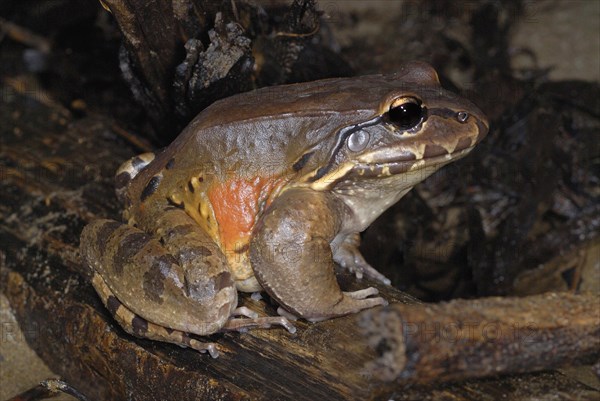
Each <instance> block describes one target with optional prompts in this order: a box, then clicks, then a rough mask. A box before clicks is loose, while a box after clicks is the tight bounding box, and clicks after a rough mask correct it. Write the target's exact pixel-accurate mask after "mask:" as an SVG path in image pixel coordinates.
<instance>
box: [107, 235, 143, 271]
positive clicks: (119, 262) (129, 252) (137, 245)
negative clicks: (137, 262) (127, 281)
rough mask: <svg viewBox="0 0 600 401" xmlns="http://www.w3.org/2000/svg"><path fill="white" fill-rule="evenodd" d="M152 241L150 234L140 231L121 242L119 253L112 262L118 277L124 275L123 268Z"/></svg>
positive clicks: (116, 253) (125, 237) (126, 236)
mask: <svg viewBox="0 0 600 401" xmlns="http://www.w3.org/2000/svg"><path fill="white" fill-rule="evenodd" d="M150 240H152V237H150V236H149V235H148V234H146V233H143V232H139V231H130V232H129V233H127V234H125V236H124V237H123V238H122V239H121V241H120V242H119V245H118V248H117V251H116V252H115V254H114V256H113V260H112V262H113V263H112V266H113V269H114V272H115V273H116V274H118V275H120V274H122V273H123V267H124V266H125V265H126V264H127V263H129V262H130V261H131V259H132V258H133V257H134V256H135V255H136V254H137V253H138V252H139V251H140V250H141V249H142V248H143V247H145V246H146V244H147V243H148V242H149V241H150Z"/></svg>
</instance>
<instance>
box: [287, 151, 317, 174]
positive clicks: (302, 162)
mask: <svg viewBox="0 0 600 401" xmlns="http://www.w3.org/2000/svg"><path fill="white" fill-rule="evenodd" d="M314 153H315V152H314V151H312V152H308V153H305V154H303V155H302V157H300V159H298V161H297V162H296V163H294V165H293V166H292V168H293V169H294V171H300V170H302V168H303V167H304V166H306V163H308V160H309V159H310V157H311V156H312V155H313V154H314Z"/></svg>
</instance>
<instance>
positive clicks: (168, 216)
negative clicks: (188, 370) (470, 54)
mask: <svg viewBox="0 0 600 401" xmlns="http://www.w3.org/2000/svg"><path fill="white" fill-rule="evenodd" d="M399 110H400V112H399ZM415 116H416V118H415ZM487 129H488V124H487V121H486V119H485V116H483V114H482V113H481V112H480V111H479V109H477V107H475V106H474V105H473V104H471V103H470V102H468V101H467V100H465V99H462V98H460V97H458V96H456V95H454V94H452V93H450V92H447V91H445V90H443V89H442V88H441V87H440V85H439V81H438V78H437V75H436V73H435V71H434V70H433V69H432V68H431V67H429V66H428V65H426V64H423V63H409V64H406V65H403V66H402V67H401V68H400V69H399V71H398V72H397V73H396V74H392V75H383V76H382V75H374V76H366V77H357V78H344V79H329V80H323V81H316V82H310V83H304V84H295V85H287V86H281V87H273V88H265V89H261V90H257V91H254V92H250V93H244V94H240V95H237V96H233V97H231V98H228V99H224V100H222V101H219V102H217V103H215V104H213V105H212V106H210V107H209V108H207V109H206V110H205V111H203V112H202V113H201V114H200V115H198V116H197V117H196V118H195V119H194V120H193V121H192V122H191V123H190V124H189V126H188V127H187V128H186V129H185V130H184V131H183V132H182V133H181V135H180V136H179V137H178V138H177V139H176V140H175V141H174V142H173V143H172V144H171V145H170V146H169V147H168V148H167V149H166V150H165V151H163V152H161V153H159V154H157V155H156V156H155V155H153V154H144V155H140V156H138V157H135V158H133V159H131V160H130V161H128V162H127V163H125V164H124V165H123V166H122V167H121V168H120V169H119V171H118V172H117V195H118V197H119V199H120V200H121V201H122V202H123V203H124V205H125V212H124V215H125V218H126V219H127V222H128V224H127V225H121V224H119V223H116V222H111V221H106V220H104V221H99V222H93V223H92V224H90V225H89V226H88V227H86V228H85V229H84V232H83V233H82V238H81V253H82V256H83V260H84V261H85V263H86V264H88V265H89V266H90V268H91V269H92V270H93V272H94V286H95V288H96V290H97V291H98V292H99V294H100V295H101V297H102V299H103V302H104V303H105V304H106V305H107V307H108V308H109V310H111V312H112V313H113V315H114V316H115V317H116V318H117V320H118V322H119V323H120V324H121V325H122V326H123V327H124V328H125V329H126V330H128V331H129V332H130V333H133V334H135V335H137V336H140V337H147V338H152V339H158V340H163V341H168V342H173V343H176V344H179V345H182V346H191V347H193V348H196V349H199V350H202V351H206V350H208V351H209V352H211V354H213V356H214V355H216V350H215V348H214V344H203V343H200V342H198V341H197V340H194V341H196V342H194V343H191V342H190V336H189V333H192V334H197V335H206V334H211V333H214V332H217V331H220V330H227V329H240V328H245V327H257V326H258V327H266V326H268V325H269V324H280V325H283V326H285V327H286V328H288V329H289V330H292V326H291V325H290V324H289V322H288V321H287V320H286V319H285V318H282V317H266V318H257V317H256V316H254V315H252V314H251V313H250V312H249V311H245V310H236V307H237V290H240V291H259V290H265V291H267V292H268V293H269V294H270V295H271V296H272V297H273V298H274V299H276V300H277V301H278V302H279V303H280V304H281V306H282V307H283V308H284V309H285V310H286V311H287V312H291V313H292V314H295V315H297V316H300V317H303V318H305V319H308V320H313V321H314V320H321V319H327V318H331V317H335V316H340V315H344V314H348V313H354V312H357V311H359V310H362V309H365V308H370V307H373V306H377V305H383V304H385V303H386V302H385V300H384V299H382V298H380V297H372V296H373V295H376V294H377V291H376V290H375V289H373V288H367V289H365V290H361V291H356V292H353V293H344V292H342V291H341V290H340V288H339V286H338V283H337V281H336V278H335V275H334V265H335V263H339V264H340V265H342V266H343V267H345V268H348V269H350V270H351V271H353V272H355V273H356V275H357V276H359V277H360V276H362V275H368V276H371V277H373V278H375V279H378V280H381V281H384V282H386V280H387V279H385V277H383V276H382V275H381V274H379V273H377V271H376V270H375V269H373V268H372V267H371V266H369V265H368V264H367V263H366V262H365V261H364V259H363V258H362V256H361V255H360V253H359V252H358V250H357V246H358V244H359V240H358V233H359V232H361V231H363V230H364V229H365V228H367V227H368V226H369V224H370V223H371V222H372V221H373V220H374V219H375V218H377V217H378V216H379V215H380V214H381V213H382V212H383V211H384V210H385V209H387V208H388V207H390V206H391V205H392V204H394V203H395V202H396V201H397V200H398V199H400V198H401V197H402V196H403V195H404V194H405V193H406V192H408V191H409V190H410V189H411V188H412V187H413V186H414V185H415V184H416V183H418V182H420V181H421V180H423V179H424V178H426V177H427V176H429V175H430V174H432V173H433V172H435V171H436V170H437V169H439V168H440V167H442V166H444V165H446V164H448V163H450V162H451V161H453V160H456V159H458V158H460V157H463V156H464V155H466V154H467V153H468V152H469V151H470V150H471V149H472V148H473V147H474V146H475V145H476V144H477V143H478V142H479V141H480V140H481V139H482V138H483V137H484V136H485V135H486V133H487ZM236 314H241V315H244V316H246V317H247V319H232V318H231V317H232V316H233V315H236Z"/></svg>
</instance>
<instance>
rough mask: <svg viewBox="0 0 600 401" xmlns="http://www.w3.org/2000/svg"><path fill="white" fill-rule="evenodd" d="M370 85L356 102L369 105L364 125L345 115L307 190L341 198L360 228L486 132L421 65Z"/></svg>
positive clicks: (472, 111) (475, 114) (482, 120)
mask: <svg viewBox="0 0 600 401" xmlns="http://www.w3.org/2000/svg"><path fill="white" fill-rule="evenodd" d="M368 79H371V80H373V84H372V86H371V88H369V87H365V94H364V95H361V94H360V93H357V94H356V96H358V97H360V96H363V99H362V100H359V101H361V105H364V104H365V103H366V102H365V98H368V99H369V101H371V102H372V107H370V108H369V113H367V114H365V113H364V112H363V113H360V114H361V115H362V116H363V117H362V120H361V121H356V120H353V119H352V117H350V116H351V115H350V114H349V115H348V116H349V117H348V122H349V123H348V124H343V125H342V126H341V127H340V128H339V129H338V130H336V132H335V134H334V138H333V139H332V141H331V142H330V144H331V145H330V146H329V149H327V155H322V159H321V165H320V166H319V168H317V169H314V170H313V171H312V172H311V174H309V176H306V177H305V178H306V180H307V182H310V186H311V187H312V188H314V189H316V190H331V191H333V192H335V193H336V194H338V195H340V196H341V197H342V198H343V199H344V201H345V203H346V204H347V205H348V206H349V207H350V208H351V209H352V210H353V211H354V213H355V214H357V215H360V216H361V217H360V219H359V220H360V221H359V222H357V224H358V225H359V226H360V227H358V228H362V227H363V226H364V227H366V226H368V224H370V222H371V221H372V220H373V219H374V218H376V217H377V216H378V215H379V214H380V213H382V212H383V211H384V210H385V209H387V207H389V206H391V204H393V203H395V202H396V201H397V200H398V199H399V198H400V197H402V196H403V195H404V194H405V193H406V192H408V191H409V190H410V189H411V188H412V187H413V186H414V185H415V184H416V183H418V182H420V181H422V180H423V179H425V178H427V177H428V176H429V175H431V174H432V173H433V172H435V171H436V170H437V169H439V168H440V167H442V166H444V165H446V164H448V163H450V162H452V161H454V160H457V159H459V158H461V157H464V156H465V155H466V154H467V153H468V152H470V151H471V150H472V149H473V147H474V146H475V145H476V144H477V143H478V142H479V141H481V140H482V139H483V137H485V135H486V134H487V132H488V127H489V125H488V121H487V118H486V117H485V115H484V114H483V113H482V112H481V110H479V108H477V107H476V106H475V105H474V104H473V103H471V102H469V101H468V100H466V99H464V98H462V97H460V96H458V95H456V94H454V93H452V92H449V91H446V90H444V89H443V88H442V87H441V85H440V82H439V80H438V76H437V73H436V72H435V70H434V69H433V68H432V67H430V66H429V65H427V64H425V63H410V64H407V65H404V66H403V68H402V69H401V71H400V72H399V73H397V74H393V75H387V76H374V77H371V78H368ZM368 79H367V81H368ZM362 109H363V111H364V107H362ZM365 115H368V118H365V117H364V116H365ZM354 228H357V227H354Z"/></svg>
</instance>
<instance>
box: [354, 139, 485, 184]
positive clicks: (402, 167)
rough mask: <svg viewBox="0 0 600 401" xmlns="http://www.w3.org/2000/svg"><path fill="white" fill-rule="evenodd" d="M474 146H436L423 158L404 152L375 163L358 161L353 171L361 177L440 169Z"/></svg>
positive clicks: (462, 155) (459, 157) (463, 155)
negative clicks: (448, 150)
mask: <svg viewBox="0 0 600 401" xmlns="http://www.w3.org/2000/svg"><path fill="white" fill-rule="evenodd" d="M474 148H475V145H473V146H466V147H462V148H459V149H456V150H455V151H454V152H452V153H447V152H445V151H442V150H439V149H437V148H435V150H433V151H432V152H431V153H425V154H424V155H423V157H422V158H417V157H416V156H415V154H414V153H410V154H408V153H407V154H402V155H401V156H400V157H398V158H396V159H391V160H385V161H382V160H379V161H377V162H374V163H360V162H359V163H356V164H355V165H354V166H353V168H352V171H351V173H352V174H353V175H358V176H361V177H387V176H391V175H397V174H403V173H406V172H412V171H417V170H425V169H432V168H433V169H436V170H437V169H438V168H440V167H442V166H444V165H446V164H448V163H450V162H453V161H456V160H458V159H461V158H463V157H465V156H466V155H467V154H468V153H469V152H470V151H471V150H473V149H474Z"/></svg>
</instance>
